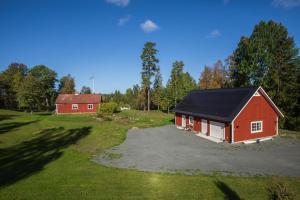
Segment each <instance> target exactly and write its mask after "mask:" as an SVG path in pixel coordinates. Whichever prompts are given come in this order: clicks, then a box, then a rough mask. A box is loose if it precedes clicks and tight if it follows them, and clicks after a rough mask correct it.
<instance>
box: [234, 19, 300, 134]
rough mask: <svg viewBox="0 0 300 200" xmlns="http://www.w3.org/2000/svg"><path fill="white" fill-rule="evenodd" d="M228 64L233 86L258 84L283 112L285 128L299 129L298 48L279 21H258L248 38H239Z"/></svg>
mask: <svg viewBox="0 0 300 200" xmlns="http://www.w3.org/2000/svg"><path fill="white" fill-rule="evenodd" d="M230 63H231V66H230V75H231V79H232V83H233V86H236V87H240V86H259V85H261V86H262V87H263V88H264V89H265V90H266V92H267V93H268V94H269V96H270V97H271V98H272V99H273V100H274V101H275V103H276V104H277V105H278V106H279V108H281V109H282V111H283V112H284V114H285V115H286V117H285V120H284V122H283V123H284V127H285V128H289V129H300V122H299V95H300V94H299V91H300V83H299V78H298V77H299V73H300V65H299V63H300V61H299V55H298V48H297V47H296V45H295V42H294V40H293V38H292V37H290V36H289V35H288V31H287V29H286V28H285V27H284V26H283V25H282V24H281V23H276V22H274V21H269V22H264V21H261V22H260V23H259V24H257V25H256V26H255V27H254V30H253V32H252V34H251V36H250V37H249V38H247V37H242V38H241V40H240V42H239V45H238V47H237V49H236V50H235V51H234V52H233V55H232V56H231V61H230Z"/></svg>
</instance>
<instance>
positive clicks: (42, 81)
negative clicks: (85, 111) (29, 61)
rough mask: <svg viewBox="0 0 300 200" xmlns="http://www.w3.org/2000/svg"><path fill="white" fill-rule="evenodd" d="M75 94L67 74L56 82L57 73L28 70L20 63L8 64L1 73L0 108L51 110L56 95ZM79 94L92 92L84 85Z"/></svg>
mask: <svg viewBox="0 0 300 200" xmlns="http://www.w3.org/2000/svg"><path fill="white" fill-rule="evenodd" d="M57 84H58V87H56V86H57ZM75 92H76V91H75V79H74V78H73V77H72V76H71V75H70V74H68V75H67V76H63V77H62V78H61V79H60V80H58V79H57V73H56V72H55V71H54V70H52V69H50V68H49V67H47V66H45V65H36V66H34V67H32V68H28V67H27V66H26V65H25V64H22V63H11V64H10V65H9V66H8V67H7V69H6V70H4V71H3V72H1V73H0V94H1V95H0V107H1V108H7V109H19V110H20V109H23V110H29V111H41V110H53V109H54V105H55V99H56V97H57V95H58V94H60V93H61V94H74V93H75ZM81 93H84V94H87V93H91V89H90V88H89V87H86V86H83V87H82V90H81Z"/></svg>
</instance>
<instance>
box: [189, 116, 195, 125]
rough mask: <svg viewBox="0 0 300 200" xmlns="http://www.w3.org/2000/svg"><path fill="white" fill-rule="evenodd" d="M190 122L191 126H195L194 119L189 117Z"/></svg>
mask: <svg viewBox="0 0 300 200" xmlns="http://www.w3.org/2000/svg"><path fill="white" fill-rule="evenodd" d="M189 122H190V125H194V117H193V116H190V117H189Z"/></svg>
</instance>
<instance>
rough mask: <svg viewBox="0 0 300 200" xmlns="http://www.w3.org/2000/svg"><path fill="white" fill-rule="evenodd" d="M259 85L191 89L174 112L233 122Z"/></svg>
mask: <svg viewBox="0 0 300 200" xmlns="http://www.w3.org/2000/svg"><path fill="white" fill-rule="evenodd" d="M257 89H258V87H251V88H230V89H207V90H194V91H191V92H190V93H189V94H188V95H187V96H186V97H185V98H184V99H183V100H182V101H181V102H180V103H179V104H178V105H177V106H176V107H175V109H173V111H174V112H178V113H182V114H190V115H194V116H198V117H203V118H207V119H214V120H219V121H224V122H231V121H232V120H233V119H234V117H235V116H236V115H237V114H238V113H239V111H240V110H241V109H242V108H243V106H244V105H245V104H246V103H247V101H248V100H249V99H250V98H251V97H252V95H253V94H254V92H255V91H256V90H257Z"/></svg>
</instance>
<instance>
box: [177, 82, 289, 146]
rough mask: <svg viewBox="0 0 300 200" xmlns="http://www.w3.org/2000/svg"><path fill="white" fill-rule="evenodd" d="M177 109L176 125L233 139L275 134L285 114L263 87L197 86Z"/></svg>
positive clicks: (231, 140) (216, 136) (230, 140)
mask: <svg viewBox="0 0 300 200" xmlns="http://www.w3.org/2000/svg"><path fill="white" fill-rule="evenodd" d="M174 112H175V124H176V126H177V127H181V128H182V127H183V128H185V127H187V126H189V127H190V128H191V129H192V130H193V131H194V132H196V133H200V134H203V135H206V136H211V137H213V138H217V139H220V140H225V141H228V142H230V143H238V142H243V141H248V140H257V139H264V138H269V137H273V136H276V135H277V134H278V117H284V116H283V114H282V113H281V112H280V110H279V109H278V108H277V106H276V105H275V104H274V102H273V101H272V100H271V99H270V97H269V96H268V95H267V93H266V92H265V91H264V90H263V88H262V87H256V88H232V89H208V90H195V91H192V92H190V93H189V94H188V95H187V96H186V97H185V98H184V99H183V101H182V102H181V103H179V104H178V105H177V106H176V107H175V109H174Z"/></svg>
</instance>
